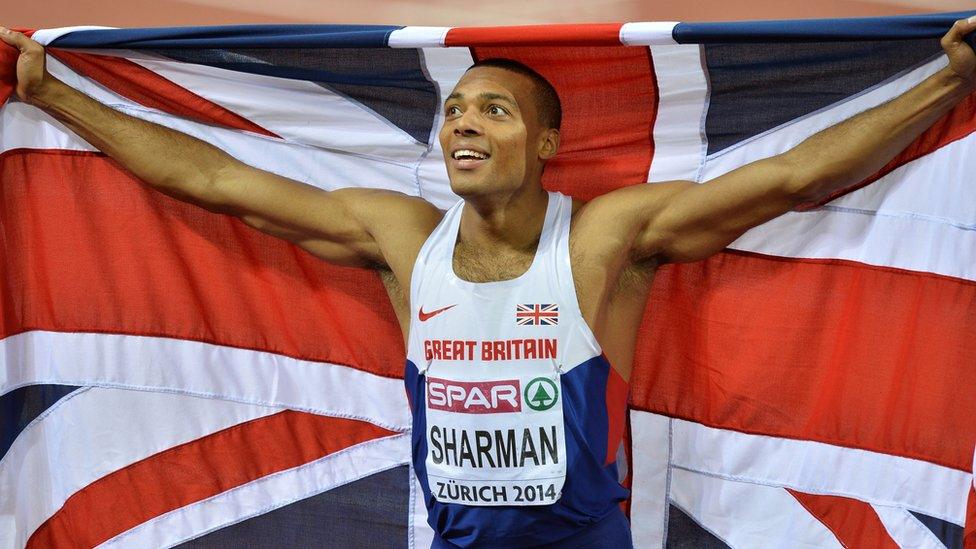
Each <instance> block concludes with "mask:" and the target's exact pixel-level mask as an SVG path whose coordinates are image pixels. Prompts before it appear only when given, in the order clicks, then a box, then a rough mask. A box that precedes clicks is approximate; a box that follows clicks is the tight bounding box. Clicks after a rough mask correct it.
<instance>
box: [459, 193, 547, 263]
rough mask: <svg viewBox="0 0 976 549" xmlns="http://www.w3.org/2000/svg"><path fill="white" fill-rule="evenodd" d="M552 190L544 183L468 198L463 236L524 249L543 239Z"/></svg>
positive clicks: (471, 241)
mask: <svg viewBox="0 0 976 549" xmlns="http://www.w3.org/2000/svg"><path fill="white" fill-rule="evenodd" d="M548 203H549V194H548V193H547V192H546V191H545V190H544V189H543V188H542V187H541V186H533V187H532V188H530V189H526V190H524V191H523V190H520V191H519V192H517V193H515V194H512V195H507V196H504V197H499V196H484V197H476V198H467V199H465V202H464V211H463V212H462V213H461V227H460V234H459V235H458V237H459V239H460V240H461V241H462V242H464V243H466V244H469V245H473V246H478V245H486V246H497V245H504V246H506V247H509V248H514V249H523V248H528V247H531V246H533V245H534V244H535V242H537V241H538V239H539V234H540V233H541V232H542V225H543V223H544V222H545V216H546V206H547V205H548Z"/></svg>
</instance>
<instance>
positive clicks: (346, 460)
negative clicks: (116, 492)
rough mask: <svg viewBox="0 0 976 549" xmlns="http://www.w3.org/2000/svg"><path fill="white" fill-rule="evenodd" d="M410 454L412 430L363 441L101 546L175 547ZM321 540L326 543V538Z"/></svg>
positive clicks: (149, 523) (166, 516)
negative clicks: (408, 432) (409, 432)
mask: <svg viewBox="0 0 976 549" xmlns="http://www.w3.org/2000/svg"><path fill="white" fill-rule="evenodd" d="M409 459H410V435H409V434H401V435H394V436H389V437H384V438H381V439H376V440H370V441H366V442H362V443H360V444H356V445H354V446H350V447H349V448H346V449H343V450H340V451H338V452H335V453H332V454H329V455H327V456H325V457H322V458H320V459H318V460H316V461H313V462H310V463H306V464H304V465H300V466H298V467H295V468H293V469H288V470H286V471H282V472H280V473H276V474H273V475H268V476H264V477H261V478H259V479H256V480H254V481H252V482H249V483H247V484H243V485H241V486H238V487H236V488H234V489H231V490H228V491H226V492H222V493H220V494H217V495H215V496H213V497H210V498H207V499H205V500H202V501H199V502H196V503H193V504H191V505H187V506H186V507H181V508H179V509H175V510H173V511H170V512H168V513H166V514H163V515H160V516H159V517H156V518H154V519H152V520H149V521H147V522H144V523H142V524H140V525H139V526H136V527H135V528H132V529H130V530H128V531H126V532H123V533H121V534H119V535H118V536H115V537H114V538H112V539H110V540H108V541H106V542H105V543H103V544H102V545H99V547H117V548H123V547H132V548H133V549H141V548H143V547H172V546H174V545H178V544H180V543H182V542H184V541H187V540H189V539H193V538H196V537H199V536H202V535H205V534H208V533H210V532H213V531H214V530H219V529H220V528H223V527H226V526H229V525H232V524H236V523H238V522H241V521H243V520H247V519H249V518H251V517H254V516H257V515H261V514H264V513H267V512H269V511H273V510H275V509H278V508H281V507H283V506H285V505H288V504H290V503H294V502H296V501H299V500H302V499H305V498H309V497H312V496H314V495H316V494H319V493H322V492H325V491H327V490H331V489H333V488H336V487H338V486H341V485H343V484H348V483H350V482H353V481H356V480H359V479H361V478H364V477H367V476H369V475H372V474H376V473H379V472H382V471H385V470H387V469H390V468H392V467H397V466H399V465H405V464H406V463H407V462H408V461H409ZM322 541H323V543H324V544H325V540H322ZM326 545H327V544H326Z"/></svg>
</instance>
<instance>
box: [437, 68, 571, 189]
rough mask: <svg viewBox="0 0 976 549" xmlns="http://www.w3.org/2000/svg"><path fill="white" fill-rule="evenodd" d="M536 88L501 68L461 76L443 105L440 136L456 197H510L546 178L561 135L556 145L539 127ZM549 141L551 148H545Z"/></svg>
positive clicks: (526, 78)
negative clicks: (545, 171)
mask: <svg viewBox="0 0 976 549" xmlns="http://www.w3.org/2000/svg"><path fill="white" fill-rule="evenodd" d="M534 86H535V85H534V84H533V82H532V81H531V80H530V79H529V78H528V77H525V76H523V75H521V74H518V73H515V72H511V71H508V70H505V69H500V68H497V67H475V68H473V69H471V70H469V71H468V72H466V73H465V74H464V76H463V77H461V80H460V81H459V82H458V84H457V86H455V88H454V91H453V92H452V93H451V95H450V96H448V98H447V101H446V102H445V103H444V115H445V116H444V126H443V127H442V128H441V132H440V141H441V148H442V149H443V150H444V161H445V163H446V164H447V174H448V177H449V178H450V180H451V189H452V190H453V191H454V192H455V193H456V194H458V195H460V196H476V195H484V194H490V193H498V192H501V193H505V192H511V191H514V190H516V189H518V188H519V187H521V186H522V185H523V184H524V183H525V182H526V181H531V180H537V179H539V178H540V177H541V174H542V164H543V161H544V160H545V159H547V158H549V157H550V156H552V155H553V154H555V145H556V144H558V132H556V133H557V137H556V138H555V141H554V142H553V138H552V137H551V132H555V130H546V129H544V128H542V126H541V125H540V124H539V121H538V120H539V117H538V112H537V111H536V104H535V100H534V99H533V90H534ZM546 136H550V139H549V141H550V143H549V144H548V145H545V146H544V143H543V142H544V141H545V140H546V139H545V138H546ZM543 149H544V150H543ZM550 149H551V151H550Z"/></svg>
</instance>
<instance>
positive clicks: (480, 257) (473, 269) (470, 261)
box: [451, 242, 538, 283]
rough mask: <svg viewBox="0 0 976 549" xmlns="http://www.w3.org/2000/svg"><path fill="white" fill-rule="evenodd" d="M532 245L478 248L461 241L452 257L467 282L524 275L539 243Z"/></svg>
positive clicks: (459, 274)
mask: <svg viewBox="0 0 976 549" xmlns="http://www.w3.org/2000/svg"><path fill="white" fill-rule="evenodd" d="M537 245H538V242H536V243H533V245H532V247H531V248H530V249H524V250H518V249H510V248H509V249H506V248H504V247H501V246H499V247H492V248H475V247H473V246H470V245H467V244H463V243H461V242H458V243H457V244H456V245H455V247H454V256H453V258H452V260H451V263H452V267H453V269H454V273H455V274H456V275H457V276H458V277H459V278H461V279H462V280H467V281H468V282H479V283H481V282H496V281H501V280H512V279H514V278H518V277H520V276H522V275H523V274H524V273H525V272H526V271H528V270H529V267H531V266H532V261H533V259H534V258H535V252H536V246H537Z"/></svg>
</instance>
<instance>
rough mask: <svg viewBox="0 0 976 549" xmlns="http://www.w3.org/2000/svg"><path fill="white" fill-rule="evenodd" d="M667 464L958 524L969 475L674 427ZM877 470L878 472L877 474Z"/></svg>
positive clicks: (817, 445) (861, 453)
mask: <svg viewBox="0 0 976 549" xmlns="http://www.w3.org/2000/svg"><path fill="white" fill-rule="evenodd" d="M673 433H674V439H673V442H672V443H673V448H674V451H673V453H672V464H673V465H675V466H678V467H683V468H686V469H689V470H692V471H698V472H701V473H705V474H709V475H714V476H718V477H722V478H728V479H734V480H738V481H742V482H749V483H753V484H764V485H770V486H785V487H788V488H795V489H796V490H798V491H800V492H806V493H810V494H824V495H834V496H843V497H849V498H854V499H859V500H861V501H865V502H868V503H877V504H880V505H887V506H894V507H904V508H907V509H911V510H913V511H918V512H921V513H923V514H926V515H929V516H933V517H936V518H940V519H942V520H947V521H949V522H952V523H955V524H964V522H965V516H966V497H967V495H968V488H969V482H970V475H969V473H966V472H964V471H957V470H955V469H950V468H948V467H943V466H941V465H935V464H933V463H928V462H925V461H921V460H917V459H910V458H905V457H899V456H893V455H889V454H882V453H878V452H870V451H867V450H858V449H853V448H845V447H842V446H834V445H831V444H824V443H822V442H813V441H808V440H793V439H785V438H778V437H771V436H764V435H749V434H745V433H739V432H736V431H728V430H724V429H715V428H711V427H706V426H704V425H701V424H700V423H694V422H690V421H684V420H678V419H676V420H674V422H673ZM879 472H881V473H879Z"/></svg>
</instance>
